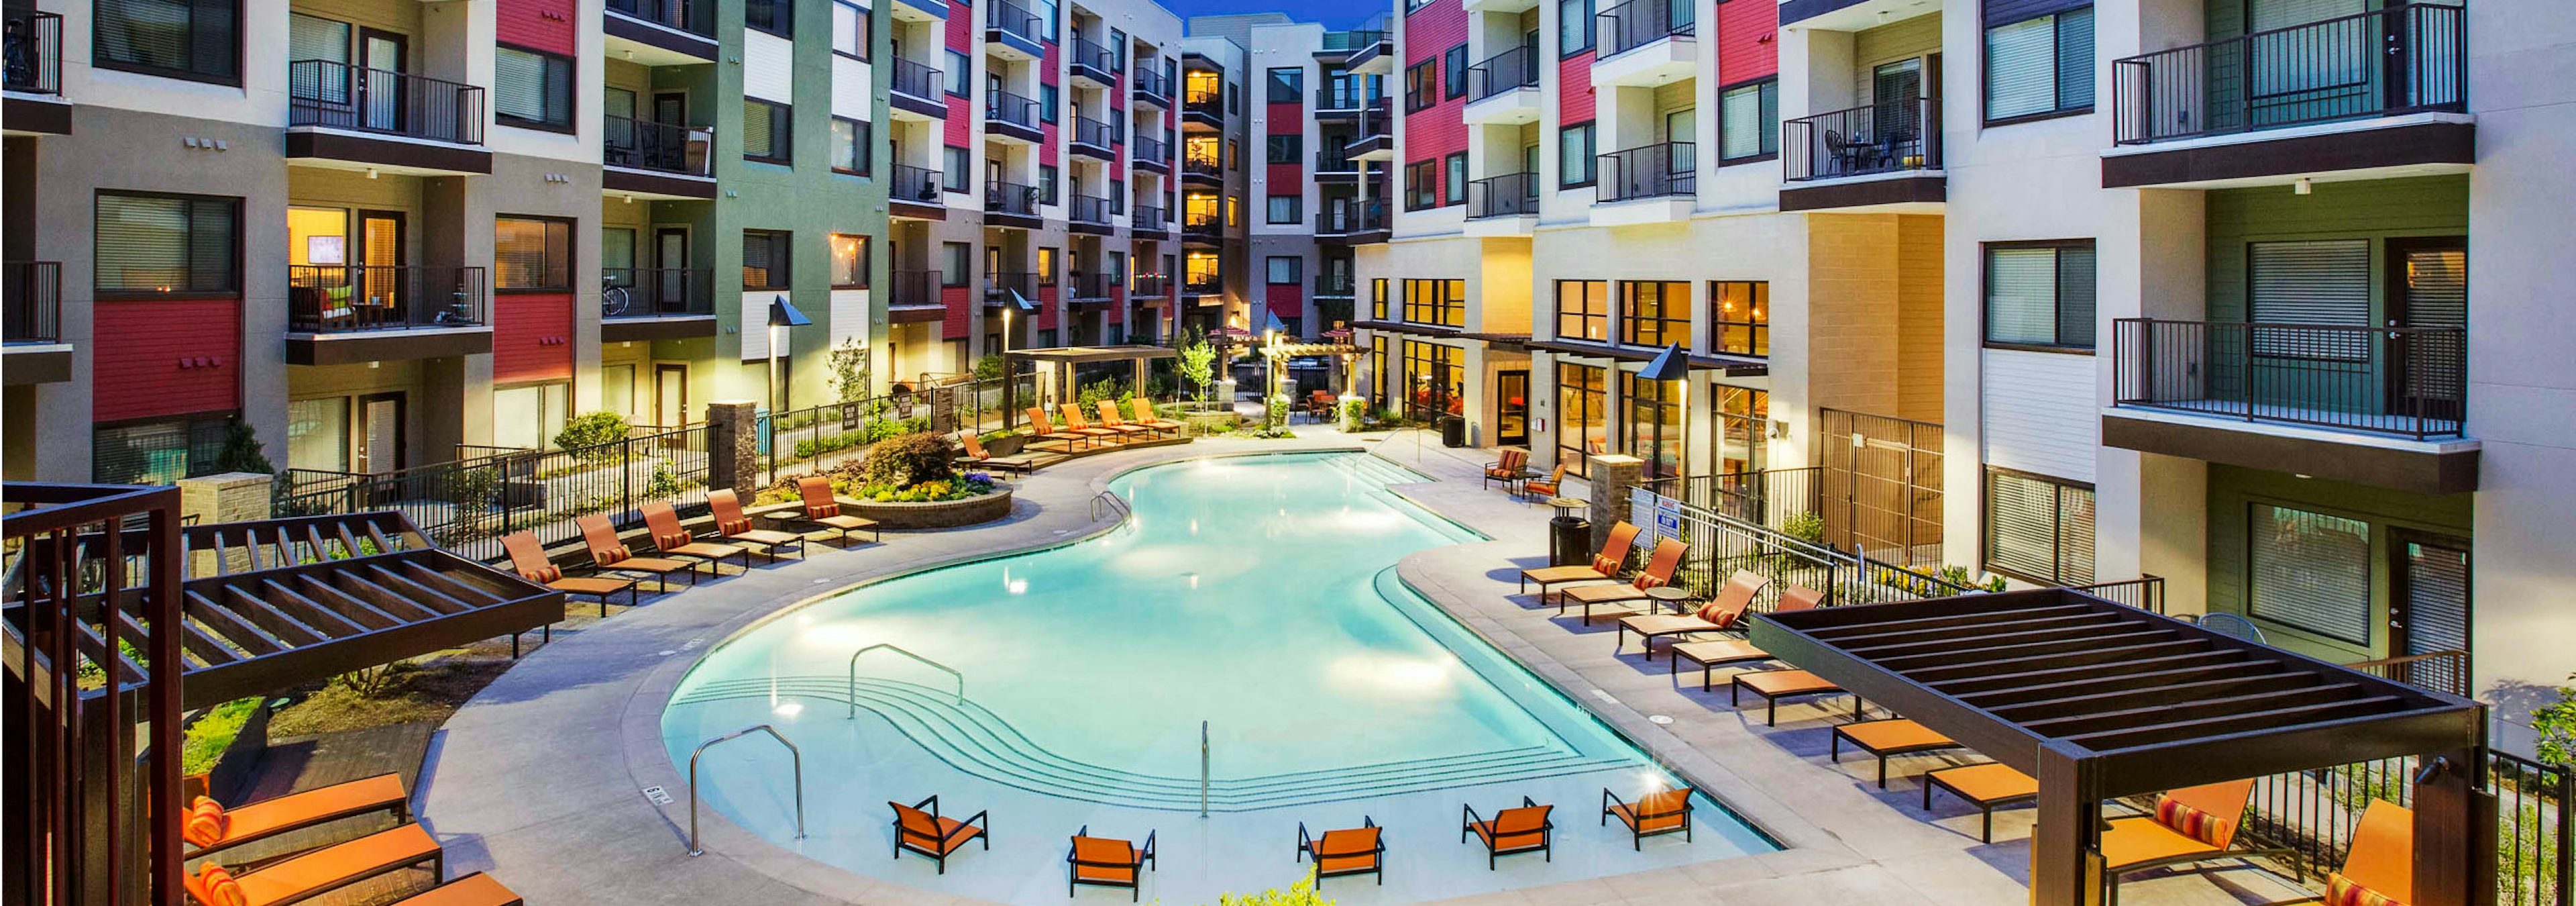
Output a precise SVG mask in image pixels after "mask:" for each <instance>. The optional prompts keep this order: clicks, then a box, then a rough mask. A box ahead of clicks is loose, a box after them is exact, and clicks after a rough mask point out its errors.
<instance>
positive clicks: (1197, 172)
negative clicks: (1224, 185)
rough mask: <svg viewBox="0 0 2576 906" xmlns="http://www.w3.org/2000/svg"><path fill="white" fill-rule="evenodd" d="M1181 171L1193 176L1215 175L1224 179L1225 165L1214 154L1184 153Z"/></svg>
mask: <svg viewBox="0 0 2576 906" xmlns="http://www.w3.org/2000/svg"><path fill="white" fill-rule="evenodd" d="M1181 172H1183V173H1186V174H1188V175H1191V176H1213V177H1216V178H1218V179H1224V178H1225V165H1224V164H1223V163H1221V162H1219V161H1218V160H1217V159H1216V155H1213V154H1205V155H1202V154H1196V153H1191V154H1184V155H1182V156H1181Z"/></svg>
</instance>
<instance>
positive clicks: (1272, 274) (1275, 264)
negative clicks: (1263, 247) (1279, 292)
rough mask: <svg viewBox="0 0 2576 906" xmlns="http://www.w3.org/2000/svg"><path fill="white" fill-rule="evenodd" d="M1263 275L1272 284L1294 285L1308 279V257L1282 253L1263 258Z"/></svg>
mask: <svg viewBox="0 0 2576 906" xmlns="http://www.w3.org/2000/svg"><path fill="white" fill-rule="evenodd" d="M1261 263H1262V270H1263V272H1264V273H1263V276H1265V277H1267V278H1268V279H1269V282H1270V285H1272V286H1294V285H1296V284H1299V283H1303V282H1305V280H1306V277H1305V273H1306V259H1304V258H1298V257H1295V256H1291V255H1280V256H1273V257H1270V258H1265V259H1263V260H1262V262H1261Z"/></svg>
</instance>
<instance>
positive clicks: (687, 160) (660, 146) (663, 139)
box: [599, 116, 708, 176]
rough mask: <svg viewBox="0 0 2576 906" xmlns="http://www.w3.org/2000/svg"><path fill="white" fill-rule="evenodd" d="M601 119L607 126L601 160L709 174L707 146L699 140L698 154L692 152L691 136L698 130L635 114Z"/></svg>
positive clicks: (666, 171) (691, 173) (636, 166)
mask: <svg viewBox="0 0 2576 906" xmlns="http://www.w3.org/2000/svg"><path fill="white" fill-rule="evenodd" d="M599 119H600V123H601V125H602V126H603V127H604V128H603V131H602V133H601V136H602V140H601V143H600V145H601V147H600V157H601V162H602V163H605V164H607V165H609V166H612V167H633V168H635V169H639V170H659V171H662V172H664V173H679V174H683V175H687V176H706V175H708V173H707V148H706V145H705V144H704V143H700V144H699V145H698V147H697V149H696V150H697V153H696V154H695V155H692V154H690V153H689V151H690V147H689V145H690V142H689V136H690V134H691V133H693V132H696V131H698V130H695V129H691V128H689V127H687V126H674V125H671V124H669V123H656V122H653V121H650V120H639V119H634V118H632V117H623V116H601V117H600V118H599Z"/></svg>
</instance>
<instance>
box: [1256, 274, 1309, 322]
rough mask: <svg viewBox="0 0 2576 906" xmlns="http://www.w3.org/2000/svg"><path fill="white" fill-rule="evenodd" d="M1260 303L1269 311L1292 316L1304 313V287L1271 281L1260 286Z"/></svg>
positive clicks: (1287, 316) (1281, 315) (1286, 316)
mask: <svg viewBox="0 0 2576 906" xmlns="http://www.w3.org/2000/svg"><path fill="white" fill-rule="evenodd" d="M1261 298H1262V304H1264V305H1268V306H1270V313H1271V314H1274V315H1278V316H1280V317H1282V318H1294V317H1298V316H1300V315H1304V314H1305V313H1306V288H1305V287H1303V286H1298V285H1296V284H1293V283H1273V284H1270V285H1268V286H1264V287H1262V288H1261Z"/></svg>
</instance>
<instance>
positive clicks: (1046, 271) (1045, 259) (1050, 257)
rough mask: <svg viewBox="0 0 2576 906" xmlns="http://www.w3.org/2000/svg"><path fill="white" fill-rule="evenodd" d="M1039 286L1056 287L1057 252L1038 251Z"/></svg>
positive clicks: (1051, 250) (1048, 250) (1049, 250)
mask: <svg viewBox="0 0 2576 906" xmlns="http://www.w3.org/2000/svg"><path fill="white" fill-rule="evenodd" d="M1038 285H1039V286H1054V285H1055V250H1054V249H1039V250H1038Z"/></svg>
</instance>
